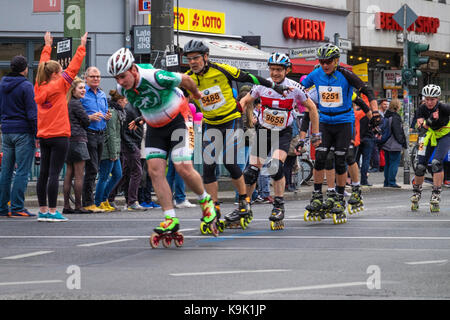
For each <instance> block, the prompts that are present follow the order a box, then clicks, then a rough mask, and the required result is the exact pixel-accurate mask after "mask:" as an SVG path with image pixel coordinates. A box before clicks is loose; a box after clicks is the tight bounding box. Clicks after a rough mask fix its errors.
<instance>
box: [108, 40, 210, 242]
mask: <svg viewBox="0 0 450 320" xmlns="http://www.w3.org/2000/svg"><path fill="white" fill-rule="evenodd" d="M107 69H108V72H109V73H110V74H111V75H112V76H114V78H115V79H116V81H117V84H118V86H117V88H118V89H117V90H118V92H119V93H120V94H122V95H123V96H125V97H126V98H127V99H128V101H129V102H130V103H131V104H132V105H133V106H134V107H136V108H138V109H139V110H140V111H141V113H142V117H143V119H144V120H145V122H146V123H147V124H148V129H147V134H146V141H145V149H146V153H147V157H146V159H147V165H148V171H149V175H150V177H151V179H152V181H157V182H158V183H155V184H154V185H153V187H154V189H155V192H156V195H157V197H158V200H159V201H160V204H161V207H162V210H163V211H164V216H165V220H164V221H163V222H162V223H161V224H160V226H159V227H157V228H155V229H154V230H155V232H156V233H157V234H164V233H167V232H171V233H175V232H176V231H177V230H178V229H179V220H178V218H177V217H176V214H175V210H174V207H173V201H172V193H171V191H170V187H169V184H168V183H167V180H166V176H165V169H166V166H167V156H168V154H169V153H171V157H172V160H173V163H174V166H175V169H176V170H177V172H178V173H179V174H180V176H181V177H182V178H183V180H184V181H185V183H186V184H187V186H188V187H189V188H190V189H191V190H192V191H193V192H194V193H195V194H197V196H198V199H199V203H200V206H201V209H202V215H203V216H202V219H201V220H202V223H205V224H207V225H208V226H209V227H210V228H211V231H212V233H213V235H215V236H217V228H216V210H215V208H214V202H213V201H212V199H211V196H210V195H209V194H208V193H207V192H206V190H205V188H204V186H203V182H202V179H201V176H200V174H199V173H198V172H197V171H195V170H194V167H193V164H192V154H193V146H192V145H191V144H190V142H189V140H190V139H189V131H188V130H187V126H186V117H187V112H190V111H189V106H188V101H187V99H186V98H185V97H184V95H183V93H182V91H181V90H180V89H178V88H177V87H178V86H181V87H183V88H185V89H187V90H189V91H190V92H192V94H193V96H194V97H195V98H197V99H200V98H201V97H202V93H201V92H200V91H199V90H198V88H197V86H196V84H195V82H194V81H193V80H192V79H191V78H190V77H189V76H187V75H184V74H180V73H173V72H168V71H164V70H160V69H154V68H153V66H152V65H149V64H139V65H138V64H135V63H134V57H133V54H132V53H131V51H130V50H129V49H127V48H121V49H119V50H117V51H116V52H115V53H114V54H113V55H112V56H111V57H110V58H109V60H108V65H107ZM138 122H139V121H138V120H135V121H133V122H131V123H130V125H129V127H130V129H133V128H134V127H135V126H136V124H137V123H138Z"/></svg>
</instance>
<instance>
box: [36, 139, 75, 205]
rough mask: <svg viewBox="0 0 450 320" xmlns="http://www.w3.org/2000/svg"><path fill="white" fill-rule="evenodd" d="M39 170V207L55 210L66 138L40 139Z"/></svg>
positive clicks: (67, 145) (66, 146)
mask: <svg viewBox="0 0 450 320" xmlns="http://www.w3.org/2000/svg"><path fill="white" fill-rule="evenodd" d="M39 144H40V148H41V168H40V172H39V178H38V181H37V184H36V192H37V196H38V201H39V206H40V207H46V206H47V196H48V207H49V208H56V203H57V200H58V186H59V174H60V173H61V169H62V168H63V166H64V161H65V160H66V155H67V152H68V150H69V138H68V137H56V138H49V139H43V138H41V139H40V142H39Z"/></svg>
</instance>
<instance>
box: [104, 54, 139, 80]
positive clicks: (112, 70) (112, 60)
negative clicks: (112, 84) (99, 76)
mask: <svg viewBox="0 0 450 320" xmlns="http://www.w3.org/2000/svg"><path fill="white" fill-rule="evenodd" d="M133 63H134V57H133V54H132V53H131V51H130V49H128V48H120V49H119V50H117V51H116V52H114V53H113V55H112V56H111V57H109V59H108V65H107V69H108V73H109V74H110V75H112V76H113V77H115V76H117V75H119V74H121V73H123V72H125V71H127V70H128V69H130V68H131V66H132V65H133Z"/></svg>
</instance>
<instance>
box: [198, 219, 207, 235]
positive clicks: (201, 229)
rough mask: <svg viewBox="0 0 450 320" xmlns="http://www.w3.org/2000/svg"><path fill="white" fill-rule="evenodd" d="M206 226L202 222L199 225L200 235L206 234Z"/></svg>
mask: <svg viewBox="0 0 450 320" xmlns="http://www.w3.org/2000/svg"><path fill="white" fill-rule="evenodd" d="M208 229H209V228H208V225H207V224H206V223H205V222H203V221H202V223H200V232H201V233H202V234H208Z"/></svg>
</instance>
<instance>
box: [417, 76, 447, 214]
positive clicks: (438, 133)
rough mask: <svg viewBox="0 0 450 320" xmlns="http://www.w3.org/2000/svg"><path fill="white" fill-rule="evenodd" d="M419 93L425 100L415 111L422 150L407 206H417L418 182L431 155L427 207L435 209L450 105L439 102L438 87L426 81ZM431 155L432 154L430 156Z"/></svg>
mask: <svg viewBox="0 0 450 320" xmlns="http://www.w3.org/2000/svg"><path fill="white" fill-rule="evenodd" d="M422 95H423V97H424V98H425V103H424V104H422V105H421V106H420V107H419V109H418V111H417V127H419V128H420V127H423V128H425V129H427V134H426V136H425V139H424V141H423V149H422V150H419V154H418V164H417V167H416V171H415V177H414V180H413V195H412V197H411V202H412V205H411V209H412V210H413V211H415V210H417V209H419V201H420V198H421V196H422V184H423V181H424V179H425V178H424V176H425V173H426V171H427V169H428V163H429V161H430V158H431V156H433V160H432V161H431V172H432V174H433V190H432V192H431V199H430V210H431V211H432V212H439V202H440V200H441V189H442V183H443V181H444V169H443V168H444V159H445V157H446V156H447V154H448V152H449V150H450V121H449V115H450V106H449V105H448V104H445V103H442V102H440V101H439V97H440V96H441V88H440V87H439V86H438V85H434V84H429V85H426V86H425V87H423V89H422ZM433 154H434V155H433Z"/></svg>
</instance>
